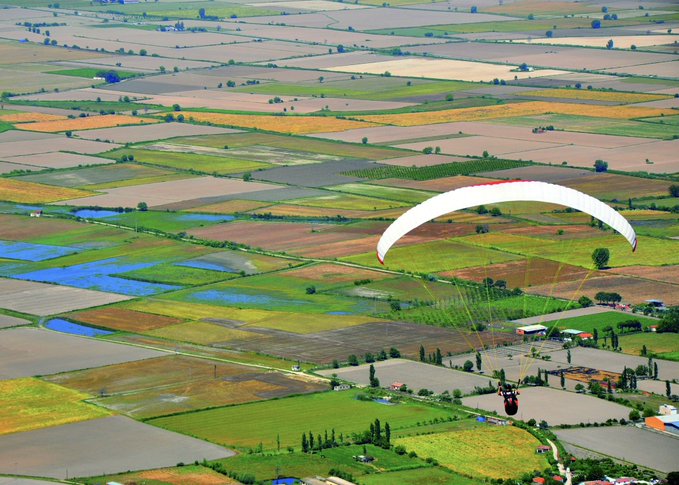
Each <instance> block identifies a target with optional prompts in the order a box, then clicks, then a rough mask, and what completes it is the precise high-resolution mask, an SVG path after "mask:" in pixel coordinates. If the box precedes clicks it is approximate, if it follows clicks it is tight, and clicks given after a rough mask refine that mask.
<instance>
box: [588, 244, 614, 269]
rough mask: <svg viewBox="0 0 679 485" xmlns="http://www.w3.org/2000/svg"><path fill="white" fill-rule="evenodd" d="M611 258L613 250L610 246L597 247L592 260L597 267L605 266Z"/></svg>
mask: <svg viewBox="0 0 679 485" xmlns="http://www.w3.org/2000/svg"><path fill="white" fill-rule="evenodd" d="M610 258H611V252H610V251H609V250H608V248H596V249H595V250H594V252H593V253H592V261H593V262H594V267H596V269H603V268H605V267H606V265H607V264H608V260H609V259H610Z"/></svg>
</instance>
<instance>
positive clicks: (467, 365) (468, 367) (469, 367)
mask: <svg viewBox="0 0 679 485" xmlns="http://www.w3.org/2000/svg"><path fill="white" fill-rule="evenodd" d="M462 368H463V369H464V371H465V372H471V371H472V370H473V369H474V363H473V362H472V361H471V360H465V361H464V364H463V365H462Z"/></svg>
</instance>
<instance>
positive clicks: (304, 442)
mask: <svg viewBox="0 0 679 485" xmlns="http://www.w3.org/2000/svg"><path fill="white" fill-rule="evenodd" d="M308 452H309V441H308V440H307V438H306V433H302V453H308Z"/></svg>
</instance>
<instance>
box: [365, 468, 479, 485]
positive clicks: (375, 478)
mask: <svg viewBox="0 0 679 485" xmlns="http://www.w3.org/2000/svg"><path fill="white" fill-rule="evenodd" d="M361 483H362V484H365V485H392V484H394V483H400V484H402V485H479V484H481V483H484V482H483V481H481V480H474V479H472V478H467V477H463V476H462V475H458V474H456V473H452V472H450V471H448V470H446V469H444V468H418V469H414V470H402V471H396V472H387V473H378V474H372V475H366V476H364V477H362V478H361Z"/></svg>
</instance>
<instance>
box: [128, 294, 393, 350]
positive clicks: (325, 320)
mask: <svg viewBox="0 0 679 485" xmlns="http://www.w3.org/2000/svg"><path fill="white" fill-rule="evenodd" d="M122 306H124V307H125V308H129V309H132V310H139V311H144V312H146V313H154V314H156V315H165V316H168V317H174V318H182V319H187V320H193V321H194V322H193V323H187V324H180V325H173V326H171V327H165V328H162V329H158V330H154V331H153V332H147V333H149V334H151V335H157V336H163V337H166V336H167V335H168V331H171V329H176V331H177V332H180V333H181V334H182V335H186V333H185V332H189V326H192V325H197V324H198V323H200V322H195V321H196V320H202V319H207V318H215V315H222V314H224V307H220V306H214V305H205V304H202V303H185V302H181V301H173V302H172V304H171V305H168V304H167V302H163V301H154V300H146V301H131V302H127V303H124V304H123V305H122ZM229 320H235V321H240V322H245V323H246V325H245V326H243V327H241V328H242V329H244V330H245V329H247V327H265V328H273V329H277V330H283V331H285V332H293V333H302V334H304V333H316V332H324V331H328V330H337V329H340V328H345V327H351V326H354V325H363V324H364V323H369V322H379V321H381V320H380V319H379V318H372V317H364V316H360V315H316V314H306V313H286V312H278V311H269V310H257V309H253V308H229ZM202 325H207V324H202ZM195 328H198V327H195ZM224 330H228V332H225V333H223V334H219V331H218V330H214V329H212V330H210V333H211V334H212V335H206V336H205V338H206V339H209V340H210V341H212V342H217V341H220V340H230V339H233V338H239V337H241V335H238V334H242V333H243V332H238V331H236V330H231V329H224ZM231 332H238V334H235V333H231ZM190 333H191V334H193V333H194V332H193V331H191V332H190ZM222 337H223V338H222ZM170 338H171V337H170ZM177 338H179V337H177ZM194 338H200V337H197V336H196V337H194ZM183 340H186V339H185V338H184V339H183ZM195 341H197V340H195Z"/></svg>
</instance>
